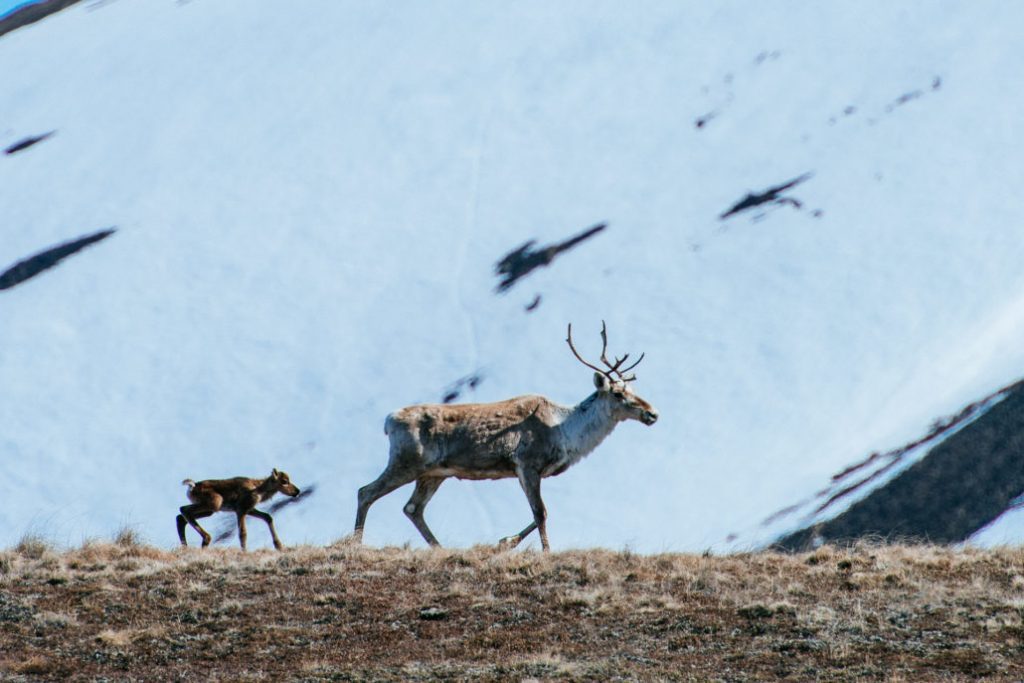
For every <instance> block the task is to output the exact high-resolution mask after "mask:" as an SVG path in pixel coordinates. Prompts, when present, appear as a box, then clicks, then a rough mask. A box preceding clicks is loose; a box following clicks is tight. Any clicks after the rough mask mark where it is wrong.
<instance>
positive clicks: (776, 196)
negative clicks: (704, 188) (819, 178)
mask: <svg viewBox="0 0 1024 683" xmlns="http://www.w3.org/2000/svg"><path fill="white" fill-rule="evenodd" d="M813 175H814V174H813V173H810V172H807V173H804V174H803V175H802V176H799V177H797V178H793V179H792V180H790V181H788V182H785V183H782V184H781V185H776V186H775V187H769V188H768V189H767V190H765V191H764V192H759V193H757V194H754V193H752V192H750V193H747V196H746V197H744V198H743V199H741V200H739V201H738V202H736V203H735V204H733V205H732V208H730V209H729V210H728V211H726V212H725V213H723V214H722V215H721V216H719V217H718V218H719V219H720V220H723V221H724V220H725V219H727V218H729V217H730V216H735V215H736V214H738V213H740V212H741V211H746V210H748V209H753V208H754V207H757V206H761V205H762V204H768V203H770V202H771V203H776V204H790V205H792V206H794V207H795V208H800V207H801V206H802V203H801V202H800V201H798V200H796V199H794V198H793V197H784V196H782V193H783V192H785V191H786V190H791V189H793V188H794V187H796V186H797V185H799V184H800V183H802V182H804V181H805V180H808V179H809V178H811V177H812V176H813Z"/></svg>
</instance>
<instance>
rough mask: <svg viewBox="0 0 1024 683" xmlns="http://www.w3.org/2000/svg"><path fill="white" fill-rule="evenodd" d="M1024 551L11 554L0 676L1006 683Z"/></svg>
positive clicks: (1013, 674)
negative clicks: (987, 682)
mask: <svg viewBox="0 0 1024 683" xmlns="http://www.w3.org/2000/svg"><path fill="white" fill-rule="evenodd" d="M1022 566H1024V551H1021V550H1006V549H1004V550H969V551H965V552H955V551H951V550H948V549H941V548H935V547H928V546H918V547H872V546H868V545H862V546H860V547H858V548H856V549H852V550H847V551H837V550H834V549H832V548H829V547H824V548H820V549H818V550H817V551H815V552H813V553H803V554H794V555H786V554H775V553H767V552H766V553H755V554H742V555H730V556H724V557H717V556H699V555H679V554H662V555H653V556H642V555H636V554H633V553H630V552H609V551H568V552H560V553H553V554H550V555H541V554H537V553H533V552H523V553H496V552H494V551H492V550H490V549H486V548H479V547H478V548H472V549H470V550H466V551H445V550H429V551H419V550H408V549H399V548H384V549H380V550H375V549H366V548H352V547H347V546H343V545H336V546H331V547H319V548H314V547H308V546H307V547H299V548H293V549H289V550H286V551H285V552H284V553H282V554H278V553H275V552H273V551H258V552H253V553H250V554H242V553H241V552H239V551H236V550H213V551H202V552H201V551H197V550H187V551H175V552H167V551H164V550H160V549H157V548H153V547H149V546H144V545H139V544H138V543H137V542H136V541H135V539H134V537H133V536H132V535H131V534H130V533H124V534H122V535H121V537H120V538H119V539H118V541H117V542H115V543H113V544H105V543H95V542H94V543H89V544H86V545H83V546H81V547H79V548H75V549H71V550H67V551H64V552H55V551H53V550H51V549H50V548H49V547H47V546H46V545H45V544H44V543H41V542H40V541H38V540H33V539H25V540H23V541H22V543H21V544H19V546H18V547H17V548H13V549H10V550H6V551H3V552H2V553H0V588H2V590H0V637H2V640H3V643H4V649H3V652H2V653H0V677H3V678H4V680H9V681H39V680H54V681H57V680H82V681H85V680H96V679H97V678H105V679H108V680H125V681H127V680H148V681H154V680H180V679H188V680H208V679H216V680H228V679H230V680H237V681H256V680H299V681H363V680H418V681H435V680H467V679H472V680H484V681H506V680H580V681H582V680H616V679H618V680H654V679H660V680H680V681H685V680H693V681H709V680H714V681H745V680H794V681H796V680H801V681H805V680H819V681H840V680H842V681H847V680H854V679H856V680H867V681H936V680H943V681H966V680H975V679H977V678H979V677H984V678H985V679H986V680H994V681H1011V680H1021V678H1022V677H1024V663H1022V662H1024V659H1022V657H1021V652H1022V649H1024V622H1022V617H1024V608H1022V605H1024V575H1022V573H1021V567H1022Z"/></svg>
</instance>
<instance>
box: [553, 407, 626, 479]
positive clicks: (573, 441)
mask: <svg viewBox="0 0 1024 683" xmlns="http://www.w3.org/2000/svg"><path fill="white" fill-rule="evenodd" d="M617 424H618V420H616V419H615V417H614V416H613V415H612V412H611V410H610V406H609V405H608V403H607V401H604V400H602V398H601V395H600V394H599V393H598V392H596V391H595V392H594V393H593V394H591V395H590V396H588V397H587V398H585V399H584V400H583V401H582V402H581V403H580V404H579V405H577V406H575V407H573V408H571V409H569V412H568V413H567V414H566V416H565V419H564V420H562V423H561V424H560V425H559V428H560V430H561V435H562V445H563V448H564V449H565V453H566V455H567V456H568V457H569V464H575V463H576V462H578V461H579V460H580V459H582V458H583V457H585V456H587V455H589V454H590V452H591V451H593V450H594V449H595V448H597V447H598V446H599V445H600V444H601V442H602V441H604V439H605V437H606V436H608V435H609V434H611V433H612V430H613V429H615V425H617Z"/></svg>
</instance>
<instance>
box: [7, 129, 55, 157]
mask: <svg viewBox="0 0 1024 683" xmlns="http://www.w3.org/2000/svg"><path fill="white" fill-rule="evenodd" d="M56 132H57V131H55V130H51V131H49V132H47V133H43V134H42V135H32V136H30V137H27V138H24V139H22V140H19V141H17V142H15V143H14V144H13V145H11V146H9V147H8V148H7V149H5V150H4V154H16V153H17V152H20V151H22V150H24V149H28V148H29V147H31V146H32V145H34V144H36V143H37V142H42V141H43V140H45V139H46V138H48V137H50V136H51V135H53V134H54V133H56Z"/></svg>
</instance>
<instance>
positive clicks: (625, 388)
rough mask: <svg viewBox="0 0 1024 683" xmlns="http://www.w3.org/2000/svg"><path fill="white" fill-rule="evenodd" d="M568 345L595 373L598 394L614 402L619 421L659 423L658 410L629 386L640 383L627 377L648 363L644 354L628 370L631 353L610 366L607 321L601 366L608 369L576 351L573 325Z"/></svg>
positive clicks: (604, 326) (613, 405)
mask: <svg viewBox="0 0 1024 683" xmlns="http://www.w3.org/2000/svg"><path fill="white" fill-rule="evenodd" d="M565 341H566V342H567V343H568V344H569V348H570V349H571V350H572V353H573V355H574V356H576V360H578V361H579V362H581V363H583V364H584V365H586V366H587V367H588V368H590V369H591V370H593V371H594V386H595V387H597V392H598V394H599V395H600V396H601V397H602V398H604V399H605V400H607V401H609V402H610V405H611V406H612V411H613V413H614V414H615V416H616V417H617V418H618V419H619V420H637V421H639V422H643V423H644V424H645V425H652V424H654V423H655V422H657V421H658V411H657V410H655V408H654V406H652V405H651V404H650V403H648V402H647V401H645V400H644V399H642V398H640V397H639V396H637V395H636V394H635V393H634V392H633V388H632V387H631V386H630V385H629V383H630V382H633V381H635V380H636V375H626V373H627V372H629V371H630V370H632V369H633V368H635V367H636V366H637V365H639V364H640V361H642V360H643V359H644V354H642V353H641V354H640V358H638V359H637V360H636V362H635V363H633V364H632V365H630V366H629V367H626V368H623V367H622V366H623V364H624V363H625V362H626V359H627V358H629V354H628V353H627V354H626V355H625V356H623V357H622V358H616V359H615V362H614V363H611V362H609V361H608V358H607V356H606V355H605V354H606V353H607V350H608V329H607V326H606V325H605V323H604V321H603V320H602V321H601V341H602V344H603V345H602V347H601V362H602V363H604V365H605V366H606V368H607V369H602V368H599V367H597V366H596V365H593V364H592V363H588V362H587V361H585V360H583V358H582V357H581V356H580V354H579V353H578V352H577V351H576V347H575V346H573V343H572V323H570V324H569V334H568V337H567V338H566V340H565Z"/></svg>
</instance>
